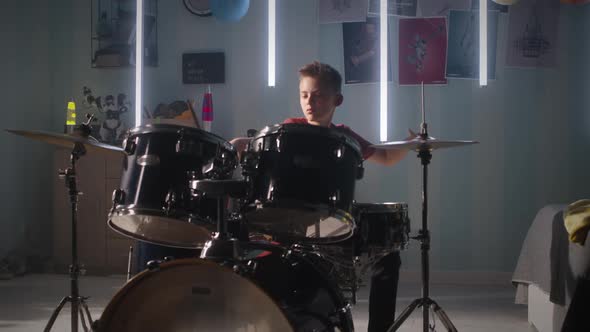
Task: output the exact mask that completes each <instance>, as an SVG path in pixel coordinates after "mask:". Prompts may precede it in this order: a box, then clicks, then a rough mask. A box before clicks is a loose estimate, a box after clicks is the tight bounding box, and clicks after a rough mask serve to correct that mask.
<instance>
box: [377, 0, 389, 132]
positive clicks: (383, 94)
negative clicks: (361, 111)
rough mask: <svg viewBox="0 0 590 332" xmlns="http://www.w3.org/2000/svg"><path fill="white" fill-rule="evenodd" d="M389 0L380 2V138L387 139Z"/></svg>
mask: <svg viewBox="0 0 590 332" xmlns="http://www.w3.org/2000/svg"><path fill="white" fill-rule="evenodd" d="M387 1H388V0H381V1H380V4H379V28H380V30H379V39H380V40H379V49H380V64H379V68H380V74H381V75H380V76H381V80H380V89H379V96H380V100H381V103H380V119H379V121H380V122H379V123H380V126H379V127H380V130H379V132H380V133H379V139H380V140H381V142H385V141H387V62H388V61H387V60H388V59H387V57H388V55H387V32H388V27H387V21H388V20H387Z"/></svg>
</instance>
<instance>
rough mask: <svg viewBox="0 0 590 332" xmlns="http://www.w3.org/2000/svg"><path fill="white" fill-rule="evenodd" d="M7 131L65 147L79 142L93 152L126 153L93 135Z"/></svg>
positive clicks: (71, 146)
mask: <svg viewBox="0 0 590 332" xmlns="http://www.w3.org/2000/svg"><path fill="white" fill-rule="evenodd" d="M6 131H7V132H9V133H12V134H15V135H19V136H24V137H27V138H31V139H34V140H37V141H41V142H45V143H49V144H51V145H54V146H57V147H60V148H65V149H71V148H73V146H74V144H76V143H78V144H82V145H83V146H84V148H86V150H87V151H91V152H92V153H105V152H106V153H121V154H123V153H124V150H123V148H120V147H118V146H113V145H109V144H105V143H101V142H99V141H98V140H97V139H96V138H94V137H92V136H89V137H88V138H85V137H82V136H78V135H76V134H73V135H68V134H58V133H52V132H48V131H39V130H18V129H6Z"/></svg>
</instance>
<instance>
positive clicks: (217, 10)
mask: <svg viewBox="0 0 590 332" xmlns="http://www.w3.org/2000/svg"><path fill="white" fill-rule="evenodd" d="M209 6H210V7H211V12H212V13H213V16H215V18H217V19H218V20H221V21H229V22H237V21H239V20H240V19H241V18H242V17H244V15H246V13H247V12H248V7H250V0H209Z"/></svg>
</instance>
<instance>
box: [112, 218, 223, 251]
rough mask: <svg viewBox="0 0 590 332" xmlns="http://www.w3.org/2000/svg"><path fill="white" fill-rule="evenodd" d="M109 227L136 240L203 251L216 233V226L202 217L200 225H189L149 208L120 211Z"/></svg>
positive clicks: (185, 221)
mask: <svg viewBox="0 0 590 332" xmlns="http://www.w3.org/2000/svg"><path fill="white" fill-rule="evenodd" d="M108 224H109V226H110V227H111V228H112V229H113V230H115V231H117V232H119V233H121V234H123V235H125V236H128V237H131V238H134V239H136V240H140V241H145V242H150V243H154V244H159V245H163V246H168V247H176V248H187V249H198V248H202V247H203V245H204V244H205V242H207V241H208V240H209V239H210V238H211V232H213V231H215V224H213V223H211V224H207V223H205V222H204V221H202V220H201V219H200V218H199V219H198V221H197V222H189V221H187V220H181V219H173V218H169V217H166V216H163V215H162V213H161V212H160V211H148V210H145V209H143V210H139V209H134V210H124V211H117V212H115V213H113V214H112V215H111V217H110V219H109V221H108Z"/></svg>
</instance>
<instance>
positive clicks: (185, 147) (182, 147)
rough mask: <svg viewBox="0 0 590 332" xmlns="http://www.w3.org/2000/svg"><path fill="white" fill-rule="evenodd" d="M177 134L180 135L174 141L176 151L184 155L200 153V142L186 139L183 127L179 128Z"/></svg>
mask: <svg viewBox="0 0 590 332" xmlns="http://www.w3.org/2000/svg"><path fill="white" fill-rule="evenodd" d="M178 135H180V137H178V140H177V141H176V153H179V154H184V155H200V154H201V144H200V143H199V142H195V141H193V140H191V139H188V138H187V137H186V135H185V131H184V129H180V130H179V131H178Z"/></svg>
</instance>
